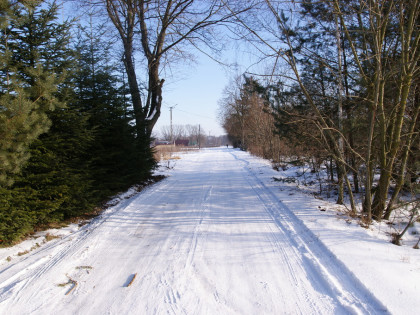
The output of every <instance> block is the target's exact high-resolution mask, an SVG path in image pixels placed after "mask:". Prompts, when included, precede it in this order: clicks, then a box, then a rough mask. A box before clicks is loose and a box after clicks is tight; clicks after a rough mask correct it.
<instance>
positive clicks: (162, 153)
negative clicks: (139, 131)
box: [154, 145, 197, 161]
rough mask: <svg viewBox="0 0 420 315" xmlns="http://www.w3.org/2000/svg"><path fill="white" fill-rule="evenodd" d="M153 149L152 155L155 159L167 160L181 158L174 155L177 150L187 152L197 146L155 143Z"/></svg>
mask: <svg viewBox="0 0 420 315" xmlns="http://www.w3.org/2000/svg"><path fill="white" fill-rule="evenodd" d="M154 150H155V154H154V157H155V159H156V160H157V161H167V160H179V159H181V157H179V156H177V155H176V153H178V152H188V151H190V150H197V148H194V147H184V146H174V145H157V146H155V147H154Z"/></svg>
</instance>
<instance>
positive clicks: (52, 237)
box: [45, 233, 60, 242]
mask: <svg viewBox="0 0 420 315" xmlns="http://www.w3.org/2000/svg"><path fill="white" fill-rule="evenodd" d="M56 238H60V236H57V235H52V234H50V233H47V234H45V241H47V242H49V241H52V240H54V239H56Z"/></svg>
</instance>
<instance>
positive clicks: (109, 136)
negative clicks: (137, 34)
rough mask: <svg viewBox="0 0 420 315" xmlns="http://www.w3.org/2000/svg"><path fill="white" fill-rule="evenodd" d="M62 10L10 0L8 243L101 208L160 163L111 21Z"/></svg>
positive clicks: (6, 47) (1, 65) (2, 4)
mask: <svg viewBox="0 0 420 315" xmlns="http://www.w3.org/2000/svg"><path fill="white" fill-rule="evenodd" d="M58 14H59V7H58V5H57V4H56V3H55V2H50V3H43V1H7V0H1V1H0V38H1V40H0V76H1V81H0V245H7V244H11V243H12V242H14V241H16V240H19V239H20V238H22V237H24V236H25V235H27V234H28V233H31V232H33V231H34V230H36V229H38V228H41V227H43V226H47V225H49V224H54V223H59V222H61V221H63V220H69V219H71V218H73V217H76V216H81V215H85V214H87V213H91V212H93V211H94V210H95V208H96V207H98V206H100V204H101V202H103V201H105V200H106V199H107V198H109V197H110V196H112V195H113V194H115V193H117V192H119V191H123V190H126V189H127V188H128V187H130V186H131V185H133V184H136V183H139V182H141V181H142V180H144V179H146V178H148V177H149V176H150V174H151V170H152V168H153V167H154V165H155V161H154V160H153V157H152V151H151V149H150V143H149V141H148V139H145V138H142V137H139V136H138V133H137V130H136V128H135V126H134V125H133V123H132V121H133V120H134V119H135V115H134V110H133V106H132V105H131V104H130V98H129V92H128V91H127V87H126V84H125V82H124V81H123V78H122V77H121V76H120V75H118V70H119V69H118V68H117V67H119V66H120V65H119V64H118V63H116V62H115V60H113V58H112V56H111V54H110V49H111V45H110V44H109V43H108V42H107V41H104V40H102V39H101V38H103V33H104V30H103V28H101V27H100V26H98V25H94V24H90V25H84V26H83V25H80V24H77V23H76V21H72V20H66V21H64V22H60V21H59V17H58Z"/></svg>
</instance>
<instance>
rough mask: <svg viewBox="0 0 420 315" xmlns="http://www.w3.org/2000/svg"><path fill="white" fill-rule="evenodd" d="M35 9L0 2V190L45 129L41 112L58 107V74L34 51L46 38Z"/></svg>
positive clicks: (33, 3)
mask: <svg viewBox="0 0 420 315" xmlns="http://www.w3.org/2000/svg"><path fill="white" fill-rule="evenodd" d="M39 3H40V1H31V2H29V1H27V2H25V4H26V6H23V5H22V4H20V3H19V2H11V1H5V0H2V1H1V6H2V8H5V9H4V11H3V12H2V15H1V21H0V23H1V25H0V27H1V30H0V36H1V41H0V60H1V66H0V67H1V68H0V77H1V82H0V185H8V184H11V183H12V180H11V177H12V175H13V174H17V173H18V172H19V171H20V170H21V168H22V166H23V165H24V164H25V163H26V161H27V160H28V158H29V152H28V147H29V145H30V144H31V143H32V142H33V141H34V140H35V139H36V138H37V137H38V136H39V135H40V134H42V133H44V132H46V131H47V130H48V128H49V126H50V124H51V123H50V120H49V119H48V117H47V111H49V110H53V109H55V108H56V106H57V105H59V102H58V101H57V99H56V98H55V97H54V93H55V92H56V90H57V86H58V84H59V82H60V79H59V71H57V73H54V72H52V71H50V70H51V67H49V65H46V64H45V61H46V59H45V57H46V56H45V54H43V52H42V51H40V50H38V48H39V47H40V46H47V45H49V43H48V42H47V41H48V38H47V37H46V36H48V35H46V34H47V33H42V32H43V31H47V30H45V29H44V30H42V31H40V30H39V27H38V26H39V24H38V23H43V22H45V18H46V17H45V15H44V16H42V13H41V15H38V16H35V15H34V9H35V7H36V6H37V5H39ZM43 20H44V21H43ZM47 27H48V26H47ZM50 53H52V51H51V50H50Z"/></svg>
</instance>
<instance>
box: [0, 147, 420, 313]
mask: <svg viewBox="0 0 420 315" xmlns="http://www.w3.org/2000/svg"><path fill="white" fill-rule="evenodd" d="M180 157H181V159H179V160H173V161H172V162H171V163H172V165H171V168H165V169H162V170H161V171H162V172H164V173H166V174H167V175H169V176H168V178H166V179H165V180H163V181H161V182H159V183H157V184H155V185H152V186H150V187H148V188H146V189H145V190H143V191H142V192H140V193H135V190H131V191H129V192H127V193H125V194H124V195H120V196H118V197H117V198H116V199H115V200H113V202H112V203H111V204H112V206H110V207H109V208H108V209H107V210H106V211H104V212H103V213H102V214H101V215H100V216H99V217H97V218H95V219H93V220H92V221H91V222H90V223H89V224H85V225H81V226H79V225H76V224H72V225H70V226H68V227H66V228H63V229H57V230H50V231H46V232H43V233H39V234H37V235H36V236H35V237H34V238H33V239H30V240H27V241H25V242H23V243H21V244H19V245H16V246H14V247H11V248H4V249H0V314H52V313H60V314H217V313H219V314H387V313H392V314H418V310H420V299H419V298H418V292H419V284H420V251H419V250H415V249H412V248H411V247H409V246H395V245H393V244H391V243H390V241H389V236H387V235H386V229H387V227H386V226H383V225H379V224H377V225H374V226H372V227H371V228H369V229H365V228H362V227H361V226H360V225H359V224H358V223H357V221H356V220H354V219H350V218H348V217H347V216H346V215H344V209H343V208H340V207H338V206H337V205H335V204H333V203H331V202H329V201H327V200H319V199H315V198H314V197H313V195H310V194H308V193H305V192H302V190H299V189H296V184H293V183H289V184H288V183H282V182H279V181H275V180H273V177H276V178H278V177H279V176H287V173H284V174H283V175H280V173H279V172H277V171H275V170H273V169H272V168H271V165H270V163H269V162H268V161H264V160H262V159H259V158H256V157H253V156H251V155H249V154H248V153H246V152H242V151H239V150H234V149H227V148H214V149H207V150H202V151H200V152H190V153H188V154H181V155H180ZM166 164H167V163H166ZM167 165H169V164H167ZM289 171H290V170H289ZM320 209H322V210H325V211H320ZM47 233H48V235H49V236H51V235H55V236H58V237H57V238H53V239H52V240H49V241H47V239H46V235H47ZM36 243H38V245H36ZM26 251H27V253H25V252H26ZM18 253H20V254H18Z"/></svg>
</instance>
